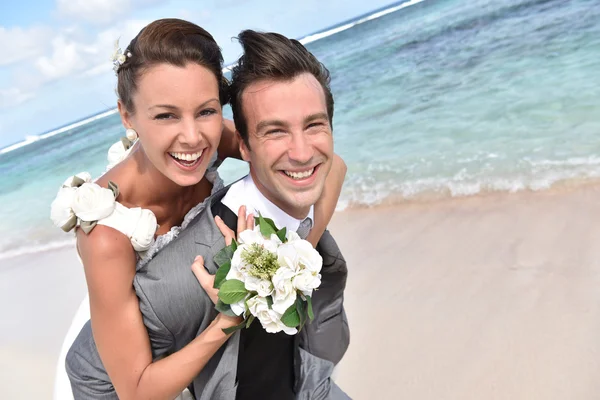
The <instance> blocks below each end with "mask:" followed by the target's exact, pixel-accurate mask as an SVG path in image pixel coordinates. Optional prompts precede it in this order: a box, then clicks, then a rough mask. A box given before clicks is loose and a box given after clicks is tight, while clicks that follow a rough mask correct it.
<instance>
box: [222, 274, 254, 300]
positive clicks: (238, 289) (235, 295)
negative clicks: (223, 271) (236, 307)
mask: <svg viewBox="0 0 600 400" xmlns="http://www.w3.org/2000/svg"><path fill="white" fill-rule="evenodd" d="M247 294H248V291H247V290H246V287H245V286H244V282H242V281H240V280H237V279H230V280H228V281H225V282H223V283H222V284H221V288H220V289H219V299H221V300H222V301H223V303H225V304H233V303H237V302H238V301H241V300H243V299H244V297H246V295H247Z"/></svg>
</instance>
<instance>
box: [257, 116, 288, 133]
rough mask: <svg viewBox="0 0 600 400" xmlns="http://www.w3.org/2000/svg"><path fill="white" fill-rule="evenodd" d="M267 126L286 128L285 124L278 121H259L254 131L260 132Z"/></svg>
mask: <svg viewBox="0 0 600 400" xmlns="http://www.w3.org/2000/svg"><path fill="white" fill-rule="evenodd" d="M268 126H287V124H286V123H285V122H284V121H281V120H279V119H270V120H266V121H260V122H259V123H258V125H256V131H257V132H260V131H261V130H262V129H265V128H266V127H268Z"/></svg>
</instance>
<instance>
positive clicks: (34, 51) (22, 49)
mask: <svg viewBox="0 0 600 400" xmlns="http://www.w3.org/2000/svg"><path fill="white" fill-rule="evenodd" d="M51 36H52V35H51V31H50V29H48V28H43V27H34V28H29V29H23V28H19V27H16V28H11V29H6V28H4V27H1V26H0V48H1V49H2V57H0V67H2V66H6V65H10V64H14V63H16V62H18V61H23V60H26V59H29V58H32V57H36V56H38V55H40V54H42V53H43V52H44V50H45V49H46V46H47V44H48V41H49V38H50V37H51Z"/></svg>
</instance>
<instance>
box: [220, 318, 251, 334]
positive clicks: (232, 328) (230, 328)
mask: <svg viewBox="0 0 600 400" xmlns="http://www.w3.org/2000/svg"><path fill="white" fill-rule="evenodd" d="M245 325H246V321H245V320H244V321H242V323H241V324H239V325H236V326H231V327H229V328H225V329H223V333H225V334H226V335H229V334H231V333H233V332H235V331H237V330H239V329H242V328H243V327H244V326H245Z"/></svg>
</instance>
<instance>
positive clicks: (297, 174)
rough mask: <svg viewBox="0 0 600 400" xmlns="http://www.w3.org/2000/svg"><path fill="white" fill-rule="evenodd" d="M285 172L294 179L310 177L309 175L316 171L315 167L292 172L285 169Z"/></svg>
mask: <svg viewBox="0 0 600 400" xmlns="http://www.w3.org/2000/svg"><path fill="white" fill-rule="evenodd" d="M283 172H284V173H285V174H286V175H287V176H289V177H290V178H292V179H305V178H308V177H309V176H311V175H312V174H313V172H315V169H314V168H311V169H309V170H308V171H304V172H292V171H283Z"/></svg>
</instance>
